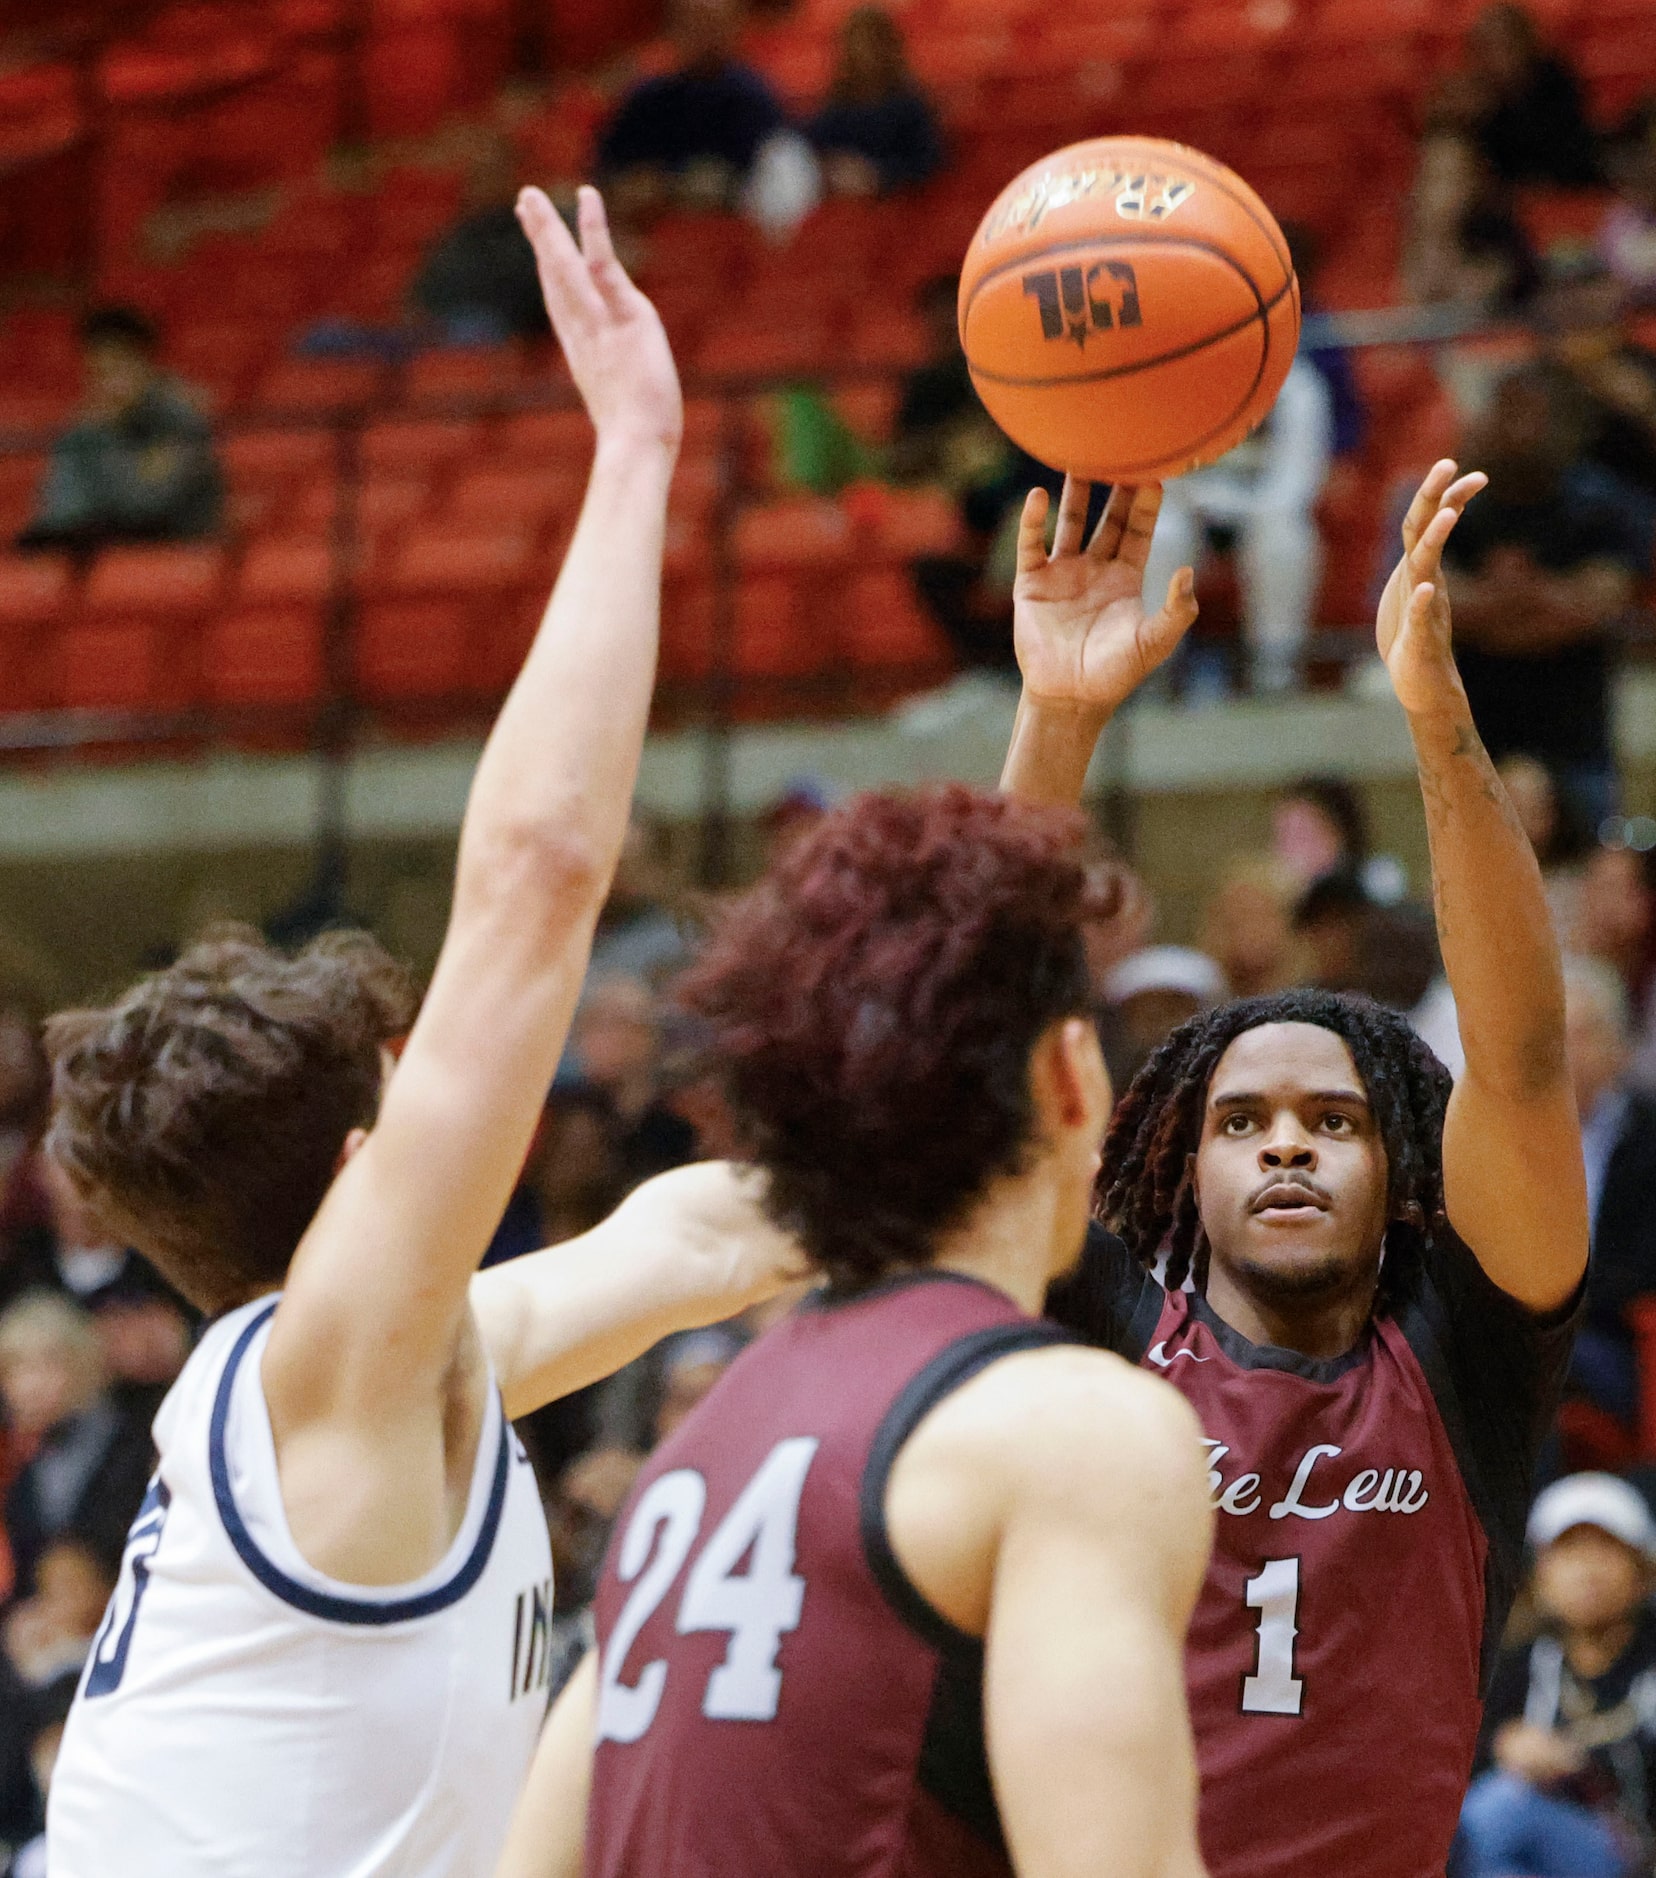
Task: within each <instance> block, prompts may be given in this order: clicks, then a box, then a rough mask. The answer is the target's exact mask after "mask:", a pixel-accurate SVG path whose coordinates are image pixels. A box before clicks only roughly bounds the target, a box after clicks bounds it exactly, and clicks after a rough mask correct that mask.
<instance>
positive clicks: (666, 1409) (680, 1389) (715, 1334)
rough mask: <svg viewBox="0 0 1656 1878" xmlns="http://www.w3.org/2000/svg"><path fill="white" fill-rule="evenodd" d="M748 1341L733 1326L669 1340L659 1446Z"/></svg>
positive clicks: (664, 1356) (664, 1351)
mask: <svg viewBox="0 0 1656 1878" xmlns="http://www.w3.org/2000/svg"><path fill="white" fill-rule="evenodd" d="M744 1342H745V1339H744V1337H743V1336H742V1334H741V1332H740V1331H739V1330H737V1329H736V1328H735V1327H734V1326H732V1325H729V1324H713V1325H710V1326H709V1327H708V1328H707V1329H706V1330H687V1331H685V1332H684V1333H683V1334H682V1335H680V1336H677V1337H670V1338H669V1339H668V1340H667V1342H666V1344H665V1345H664V1346H663V1348H662V1352H661V1403H660V1406H659V1407H658V1408H657V1410H656V1418H655V1438H656V1440H657V1442H658V1443H659V1442H662V1441H665V1440H666V1439H667V1437H668V1436H669V1435H670V1434H672V1432H673V1430H674V1429H675V1428H677V1427H678V1425H679V1423H680V1422H682V1421H683V1420H684V1418H685V1416H687V1415H688V1414H689V1413H690V1412H691V1410H692V1409H694V1408H695V1407H696V1405H697V1403H699V1402H700V1401H701V1399H702V1397H703V1396H705V1395H706V1394H707V1392H708V1391H709V1390H710V1389H711V1388H712V1387H713V1385H714V1384H715V1383H716V1382H717V1381H718V1380H719V1378H720V1377H721V1376H722V1375H723V1374H724V1373H725V1371H726V1370H727V1369H729V1367H730V1365H731V1364H732V1363H733V1362H734V1361H735V1360H736V1358H737V1357H738V1356H740V1355H741V1353H742V1346H743V1343H744Z"/></svg>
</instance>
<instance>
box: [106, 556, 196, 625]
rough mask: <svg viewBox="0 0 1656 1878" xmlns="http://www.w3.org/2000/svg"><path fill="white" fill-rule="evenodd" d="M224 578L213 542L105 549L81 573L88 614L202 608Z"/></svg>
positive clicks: (168, 612) (174, 614)
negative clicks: (88, 571) (84, 575)
mask: <svg viewBox="0 0 1656 1878" xmlns="http://www.w3.org/2000/svg"><path fill="white" fill-rule="evenodd" d="M223 580H224V550H223V549H222V548H219V547H208V546H202V547H154V548H107V549H105V550H104V552H103V553H102V554H100V555H99V556H98V558H97V560H96V561H95V562H94V563H93V567H92V572H91V574H90V575H89V576H88V578H87V582H86V594H85V602H84V603H85V607H86V611H87V612H88V613H90V614H104V615H110V614H120V615H124V616H131V615H150V614H164V615H166V616H168V617H169V618H177V617H178V616H180V615H188V614H191V613H204V612H206V610H207V609H208V607H210V606H211V605H212V603H213V601H214V600H215V599H216V598H217V597H218V591H219V588H220V586H221V585H222V584H223Z"/></svg>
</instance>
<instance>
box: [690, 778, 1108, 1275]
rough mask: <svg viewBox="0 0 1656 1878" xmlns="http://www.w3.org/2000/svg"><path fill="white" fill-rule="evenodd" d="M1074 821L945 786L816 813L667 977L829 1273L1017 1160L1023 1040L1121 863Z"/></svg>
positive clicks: (949, 1206)
mask: <svg viewBox="0 0 1656 1878" xmlns="http://www.w3.org/2000/svg"><path fill="white" fill-rule="evenodd" d="M1084 836H1085V825H1084V823H1083V821H1082V819H1081V817H1080V816H1079V815H1077V814H1074V813H1072V812H1067V811H1061V810H1055V809H1045V808H1033V807H1030V806H1028V805H1027V804H1022V803H1017V802H1013V801H1010V800H1008V799H1007V798H1005V797H1002V796H992V795H985V794H980V793H977V792H975V791H973V790H970V789H965V788H962V787H959V786H958V785H952V786H949V787H945V788H939V789H930V790H924V791H920V792H918V793H915V794H902V795H899V794H880V795H865V796H862V797H859V798H857V799H856V800H854V801H852V802H850V803H849V804H847V805H846V806H844V807H842V808H840V809H837V810H835V811H834V812H833V813H831V814H829V815H827V816H825V817H824V818H823V819H822V821H821V822H819V823H818V825H817V826H816V827H815V828H814V829H812V830H811V831H810V833H809V834H807V835H805V836H804V837H803V838H802V839H801V840H800V841H799V842H798V843H797V844H796V845H794V846H793V847H791V848H790V849H789V850H788V851H787V852H786V853H785V854H784V855H783V856H782V858H781V859H780V860H779V861H778V862H777V863H776V864H775V865H774V866H773V867H772V868H771V870H770V872H769V873H768V874H767V875H766V876H765V878H764V879H763V880H761V881H760V883H759V884H758V886H757V887H755V888H754V889H753V890H752V891H751V892H749V893H748V894H747V895H745V896H744V897H743V898H742V899H740V900H738V901H737V902H736V903H735V904H733V905H732V906H731V907H729V908H728V909H727V910H726V911H725V913H724V916H723V917H722V919H721V920H720V921H719V922H718V923H717V925H716V926H715V928H714V930H713V933H712V936H711V938H710V941H709V943H708V945H707V948H706V950H705V952H704V953H703V955H702V957H701V959H700V961H699V962H698V963H697V964H695V965H694V966H692V967H691V968H690V970H689V972H688V973H687V974H686V975H685V977H684V978H683V979H682V980H681V981H680V986H679V994H678V995H679V998H680V1000H681V1002H682V1003H683V1004H684V1005H685V1006H686V1007H687V1008H688V1009H689V1010H690V1011H692V1012H693V1013H695V1014H696V1015H697V1016H698V1017H699V1018H700V1019H701V1021H702V1023H703V1025H704V1027H705V1033H706V1038H707V1047H708V1054H709V1057H710V1059H711V1061H712V1063H713V1065H714V1066H715V1067H716V1068H717V1069H718V1070H719V1072H720V1073H721V1076H722V1080H723V1082H724V1084H725V1088H726V1094H727V1098H728V1100H729V1102H730V1105H731V1108H732V1111H733V1114H734V1116H735V1120H736V1123H737V1127H738V1129H739V1132H740V1136H741V1139H742V1141H743V1143H744V1146H745V1148H746V1150H747V1151H748V1152H749V1153H751V1154H752V1156H753V1158H754V1159H755V1160H756V1161H757V1162H758V1163H759V1164H760V1165H761V1166H762V1167H764V1168H765V1169H766V1171H767V1172H768V1174H769V1176H770V1182H769V1194H770V1197H769V1202H768V1204H769V1210H770V1212H771V1214H772V1216H773V1218H774V1219H775V1220H776V1221H777V1222H778V1223H779V1224H780V1225H781V1226H783V1227H784V1228H785V1229H787V1230H788V1231H790V1232H792V1233H794V1234H795V1235H796V1236H797V1237H798V1239H799V1240H800V1242H801V1243H802V1245H803V1246H804V1249H805V1252H806V1254H807V1256H808V1257H809V1259H810V1260H811V1262H812V1264H814V1265H815V1266H816V1267H818V1268H819V1269H820V1270H822V1271H824V1272H826V1273H827V1274H828V1275H829V1276H830V1278H831V1279H832V1280H833V1281H834V1282H835V1283H836V1284H838V1285H840V1286H842V1287H855V1286H858V1285H866V1284H868V1283H870V1282H872V1281H873V1280H875V1279H877V1278H878V1277H880V1276H881V1275H882V1273H884V1272H886V1271H887V1270H889V1269H891V1268H893V1267H896V1266H902V1265H914V1264H923V1263H925V1262H926V1261H927V1260H929V1259H930V1258H932V1257H933V1256H935V1251H936V1246H937V1243H938V1241H939V1239H940V1237H941V1236H942V1235H943V1234H944V1233H946V1232H947V1231H948V1229H949V1228H950V1227H951V1226H953V1225H955V1224H956V1223H958V1221H959V1220H960V1219H961V1218H962V1216H963V1215H964V1214H965V1212H966V1211H967V1210H968V1208H969V1207H970V1205H971V1204H972V1202H973V1201H974V1200H975V1199H976V1198H977V1197H978V1196H979V1194H981V1193H982V1191H983V1190H984V1188H985V1187H986V1186H987V1185H988V1184H989V1182H990V1181H992V1180H993V1179H995V1178H996V1177H997V1176H999V1175H1002V1174H1006V1173H1012V1172H1016V1171H1018V1170H1019V1169H1021V1168H1022V1167H1023V1166H1025V1165H1026V1162H1027V1157H1028V1154H1029V1151H1030V1148H1031V1146H1032V1141H1031V1135H1032V1129H1033V1123H1034V1116H1033V1108H1032V1103H1031V1098H1030V1090H1029V1059H1030V1052H1031V1051H1032V1049H1033V1048H1034V1046H1035V1043H1036V1041H1037V1039H1038V1038H1039V1037H1040V1036H1041V1033H1042V1032H1043V1031H1044V1030H1046V1029H1047V1028H1048V1027H1049V1026H1050V1025H1051V1024H1053V1023H1055V1022H1057V1021H1058V1020H1059V1019H1061V1018H1065V1017H1070V1016H1075V1015H1078V1014H1081V1013H1084V1012H1086V1011H1087V1010H1088V1009H1089V1004H1090V986H1089V981H1088V972H1087V961H1086V953H1085V947H1084V945H1083V937H1082V932H1083V926H1084V924H1085V923H1087V922H1089V921H1091V920H1095V919H1101V918H1108V917H1109V916H1110V914H1111V913H1112V911H1113V910H1114V906H1115V901H1116V896H1117V894H1118V885H1119V883H1118V879H1117V876H1116V875H1115V873H1114V872H1113V871H1112V870H1109V869H1107V868H1105V867H1102V866H1100V865H1099V864H1097V863H1094V864H1092V865H1091V866H1089V864H1088V859H1087V855H1086V851H1085V847H1084Z"/></svg>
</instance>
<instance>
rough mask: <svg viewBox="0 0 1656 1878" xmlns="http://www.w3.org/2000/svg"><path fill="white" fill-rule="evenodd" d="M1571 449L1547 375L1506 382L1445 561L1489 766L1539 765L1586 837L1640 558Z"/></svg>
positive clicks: (1571, 413) (1612, 783)
mask: <svg viewBox="0 0 1656 1878" xmlns="http://www.w3.org/2000/svg"><path fill="white" fill-rule="evenodd" d="M1580 448H1581V418H1580V412H1579V409H1578V408H1576V407H1575V405H1574V404H1573V402H1572V401H1571V400H1570V399H1568V398H1567V397H1566V396H1565V395H1564V394H1563V393H1562V391H1561V389H1560V388H1559V387H1558V386H1557V385H1556V384H1555V382H1554V380H1553V378H1552V377H1551V376H1550V375H1549V374H1548V373H1547V372H1546V371H1545V370H1544V369H1542V368H1539V367H1533V366H1526V367H1522V368H1520V369H1519V370H1518V371H1516V372H1513V373H1511V374H1509V375H1508V377H1506V378H1505V379H1503V380H1502V381H1501V384H1500V386H1499V387H1498V390H1497V394H1496V396H1495V399H1494V401H1493V403H1492V404H1491V407H1490V409H1489V411H1488V413H1487V415H1486V416H1485V418H1484V420H1483V423H1482V424H1481V426H1480V427H1479V429H1478V431H1477V433H1476V434H1475V435H1474V436H1473V438H1472V439H1471V440H1470V443H1469V447H1468V450H1467V460H1468V461H1469V462H1473V463H1477V464H1479V465H1480V466H1481V467H1482V468H1483V469H1485V470H1487V471H1488V473H1489V487H1488V488H1487V489H1486V490H1485V491H1484V492H1483V494H1482V495H1480V496H1478V497H1477V498H1476V500H1475V501H1474V502H1473V503H1472V504H1471V506H1470V507H1469V508H1468V509H1467V511H1466V514H1465V515H1464V516H1463V517H1462V518H1461V521H1460V524H1459V526H1458V527H1457V528H1456V530H1455V532H1454V534H1453V535H1452V536H1451V537H1450V539H1449V546H1448V549H1447V552H1446V554H1445V557H1444V560H1445V566H1446V567H1447V569H1448V573H1449V588H1450V593H1451V595H1452V596H1453V599H1454V606H1455V640H1456V660H1457V662H1458V664H1459V666H1460V671H1461V677H1462V679H1463V680H1464V681H1465V684H1466V692H1467V697H1468V698H1469V700H1470V701H1471V705H1472V715H1473V718H1474V720H1475V721H1476V723H1477V726H1478V729H1479V732H1480V733H1481V734H1482V736H1483V739H1484V742H1485V744H1486V745H1487V746H1488V749H1489V753H1490V755H1491V756H1492V757H1493V758H1494V759H1495V760H1496V761H1497V762H1499V761H1500V759H1501V758H1502V757H1504V756H1508V755H1510V754H1511V753H1512V752H1513V751H1524V752H1525V753H1527V754H1529V755H1531V756H1536V757H1539V758H1541V759H1542V761H1543V762H1545V763H1546V764H1547V765H1548V767H1549V768H1550V769H1551V770H1552V772H1553V774H1554V775H1555V776H1556V777H1557V778H1558V779H1559V783H1560V786H1561V787H1562V788H1563V790H1564V792H1565V794H1566V795H1567V796H1568V797H1569V798H1570V800H1571V802H1572V804H1573V806H1574V807H1575V809H1576V811H1577V812H1578V813H1580V814H1582V815H1583V816H1584V817H1586V818H1587V819H1588V821H1589V822H1590V824H1591V825H1593V826H1595V827H1596V826H1597V824H1598V822H1599V821H1600V820H1601V819H1602V818H1603V817H1604V816H1606V815H1608V814H1609V813H1610V812H1611V810H1612V809H1613V807H1614V805H1615V800H1616V794H1617V782H1616V770H1615V760H1614V755H1613V752H1612V749H1611V742H1610V678H1611V671H1612V667H1613V665H1614V662H1615V640H1614V637H1613V635H1614V630H1615V627H1616V624H1617V622H1618V620H1619V619H1620V617H1621V615H1622V614H1623V613H1624V612H1625V611H1626V609H1627V606H1628V604H1629V602H1630V600H1631V598H1632V596H1633V592H1634V590H1635V587H1636V586H1637V583H1638V580H1639V578H1640V575H1641V573H1642V571H1643V556H1642V554H1641V552H1640V549H1639V544H1638V541H1637V539H1636V537H1635V535H1634V533H1633V531H1632V530H1631V529H1630V527H1629V525H1628V522H1627V520H1626V518H1625V516H1624V514H1623V513H1622V511H1621V510H1620V509H1619V508H1618V507H1617V506H1616V505H1615V504H1614V503H1613V502H1611V501H1607V500H1606V499H1605V497H1604V495H1603V493H1602V484H1601V482H1600V481H1599V480H1598V478H1599V474H1600V473H1599V472H1597V471H1592V472H1591V473H1590V474H1584V473H1583V470H1582V466H1581V461H1580Z"/></svg>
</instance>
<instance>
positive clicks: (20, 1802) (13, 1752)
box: [0, 1650, 79, 1878]
mask: <svg viewBox="0 0 1656 1878" xmlns="http://www.w3.org/2000/svg"><path fill="white" fill-rule="evenodd" d="M65 1680H66V1681H67V1682H68V1684H69V1693H70V1695H71V1696H73V1694H74V1688H75V1684H76V1683H77V1682H78V1681H79V1677H69V1678H66V1679H65ZM41 1695H42V1692H41V1691H38V1690H32V1689H30V1687H29V1686H28V1684H27V1683H26V1682H24V1680H23V1678H22V1677H21V1676H19V1675H18V1673H17V1671H16V1670H15V1669H14V1668H13V1667H12V1662H11V1658H10V1657H9V1656H7V1655H6V1653H5V1651H4V1650H0V1859H4V1858H5V1857H6V1856H7V1854H8V1852H9V1851H10V1849H11V1848H12V1847H13V1846H21V1845H23V1844H25V1843H26V1842H28V1841H31V1840H33V1839H34V1837H35V1835H36V1834H37V1833H39V1832H40V1831H41V1830H42V1828H43V1826H44V1825H45V1811H44V1809H43V1808H42V1806H41V1800H40V1791H37V1789H36V1786H35V1780H34V1771H33V1769H32V1767H31V1765H30V1762H31V1755H30V1749H31V1747H32V1746H33V1743H34V1737H35V1733H36V1729H35V1706H36V1704H37V1703H38V1702H39V1701H40V1699H41ZM65 1712H66V1713H67V1704H66V1705H65ZM40 1843H41V1848H42V1850H41V1862H40V1863H39V1864H37V1865H36V1867H35V1878H44V1872H45V1864H44V1846H45V1841H44V1839H42V1840H41V1842H40ZM4 1869H5V1870H6V1871H7V1878H12V1874H14V1873H16V1871H17V1869H18V1868H17V1866H16V1865H15V1864H13V1865H11V1866H8V1867H5V1868H4Z"/></svg>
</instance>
